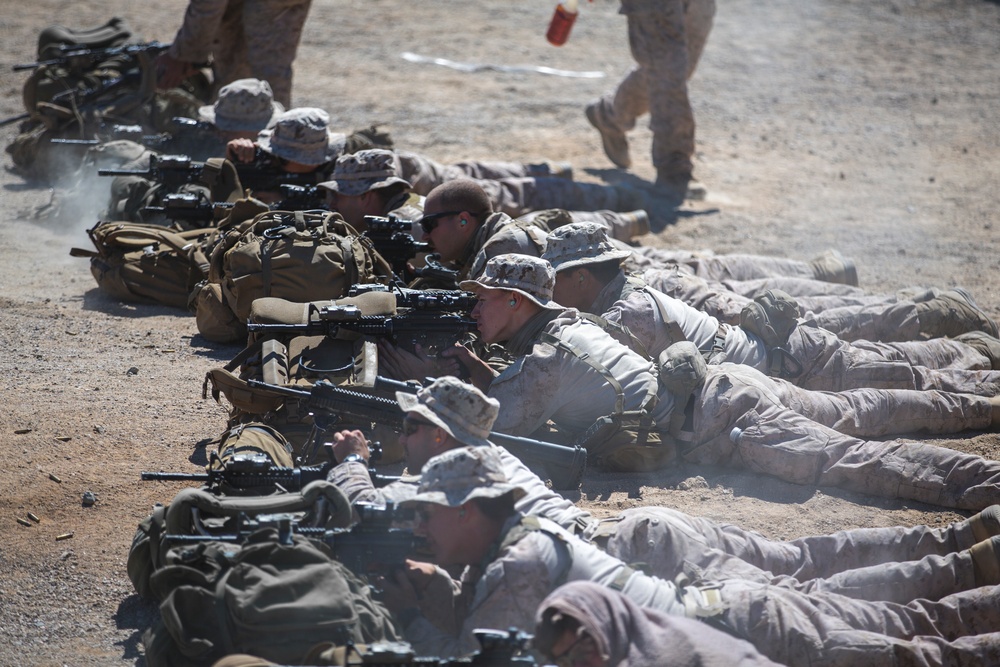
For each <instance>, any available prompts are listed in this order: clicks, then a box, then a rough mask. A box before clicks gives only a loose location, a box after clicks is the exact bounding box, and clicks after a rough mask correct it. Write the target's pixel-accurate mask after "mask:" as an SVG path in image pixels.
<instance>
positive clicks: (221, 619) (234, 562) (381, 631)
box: [143, 529, 400, 667]
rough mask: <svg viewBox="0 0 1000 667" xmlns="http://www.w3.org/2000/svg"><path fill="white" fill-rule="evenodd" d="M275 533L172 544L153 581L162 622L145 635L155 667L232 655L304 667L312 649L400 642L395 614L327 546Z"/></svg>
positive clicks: (267, 531) (148, 656)
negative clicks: (286, 540) (280, 537)
mask: <svg viewBox="0 0 1000 667" xmlns="http://www.w3.org/2000/svg"><path fill="white" fill-rule="evenodd" d="M276 538H277V533H276V531H275V530H274V529H263V530H261V531H258V532H257V533H254V534H252V535H251V536H250V537H249V539H248V540H247V541H246V542H245V543H244V544H242V545H239V546H238V545H233V544H223V543H218V542H208V543H201V544H198V545H194V546H183V547H176V548H174V549H171V550H170V552H169V553H168V555H167V558H166V561H167V564H166V565H165V567H163V568H162V569H161V570H159V571H158V572H156V573H155V574H154V575H153V577H152V581H151V585H152V588H153V590H154V591H156V593H157V595H158V596H159V597H161V598H162V599H163V602H162V603H161V605H160V620H159V621H158V622H157V623H155V624H154V625H153V627H151V628H150V629H149V630H148V631H147V632H146V633H145V634H144V636H143V643H144V645H145V647H146V660H147V662H148V664H149V665H150V667H168V666H169V667H179V666H181V665H206V666H207V665H210V664H212V663H213V662H214V661H216V660H218V659H220V658H222V657H224V656H226V655H229V654H231V653H250V654H252V655H255V656H259V657H262V658H265V659H268V660H273V661H275V662H278V663H280V664H302V663H303V660H304V659H305V657H306V655H307V654H308V652H309V651H310V649H311V648H312V647H313V646H315V645H316V644H319V643H322V642H331V641H332V642H334V643H335V644H340V645H343V644H346V643H348V642H354V643H370V642H379V641H396V640H398V639H399V637H400V633H399V631H398V630H397V629H396V627H395V625H394V623H393V620H392V616H391V615H390V613H389V612H388V610H387V609H386V608H385V607H384V606H383V605H382V604H381V603H380V602H378V601H376V600H375V599H374V598H373V597H372V595H371V589H370V588H369V587H368V585H367V584H365V583H364V582H363V581H362V580H361V579H360V578H359V577H358V576H356V575H355V574H354V573H352V572H351V571H350V570H348V569H347V568H346V567H345V566H344V565H342V564H341V563H339V562H337V561H336V560H334V559H333V558H332V557H331V555H330V552H329V550H328V549H327V548H326V547H325V545H322V544H319V543H316V542H313V541H310V540H308V539H306V538H303V537H300V536H298V535H293V536H292V538H291V543H290V544H282V543H280V542H279V541H278V540H277V539H276Z"/></svg>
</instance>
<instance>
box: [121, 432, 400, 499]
mask: <svg viewBox="0 0 1000 667" xmlns="http://www.w3.org/2000/svg"><path fill="white" fill-rule="evenodd" d="M381 458H382V448H381V446H379V444H378V443H372V444H371V446H370V457H369V460H370V462H371V463H372V464H374V463H377V462H378V461H379V460H380V459H381ZM215 462H218V465H217V466H213V467H209V468H208V469H207V471H206V472H201V473H189V472H143V473H140V479H142V481H144V482H181V481H183V482H201V483H202V484H203V485H204V486H205V487H206V490H207V491H208V492H209V493H213V494H216V495H263V494H267V493H271V492H272V491H275V490H277V491H280V492H282V493H287V492H292V491H301V490H302V489H303V487H305V486H306V485H307V484H309V483H310V482H315V481H316V480H324V479H326V476H327V474H328V473H329V472H330V468H332V467H333V464H332V463H324V464H323V465H318V466H299V467H295V468H289V467H287V466H276V465H273V464H272V463H271V459H269V458H268V457H266V456H264V455H263V454H257V455H249V454H236V455H234V456H233V457H232V458H230V459H229V460H228V461H226V462H225V463H223V462H222V459H220V458H219V455H218V454H217V453H215V452H212V460H211V461H210V462H209V465H210V466H212V464H213V463H215ZM368 474H369V475H371V479H372V483H373V484H374V485H375V486H376V487H382V486H385V485H387V484H390V483H392V482H395V481H396V480H398V479H399V478H398V477H394V476H389V475H382V474H379V473H377V472H376V471H375V469H374V467H372V466H369V469H368Z"/></svg>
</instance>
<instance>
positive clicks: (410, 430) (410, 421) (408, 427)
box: [403, 417, 437, 436]
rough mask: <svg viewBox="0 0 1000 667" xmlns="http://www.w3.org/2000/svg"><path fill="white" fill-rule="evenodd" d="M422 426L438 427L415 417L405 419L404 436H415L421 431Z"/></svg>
mask: <svg viewBox="0 0 1000 667" xmlns="http://www.w3.org/2000/svg"><path fill="white" fill-rule="evenodd" d="M421 426H431V427H436V426H437V424H434V423H432V422H429V421H424V420H423V419H415V418H413V417H405V418H404V419H403V435H406V436H410V435H413V434H414V433H416V432H417V431H418V430H420V427H421Z"/></svg>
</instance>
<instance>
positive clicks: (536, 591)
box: [404, 448, 1000, 667]
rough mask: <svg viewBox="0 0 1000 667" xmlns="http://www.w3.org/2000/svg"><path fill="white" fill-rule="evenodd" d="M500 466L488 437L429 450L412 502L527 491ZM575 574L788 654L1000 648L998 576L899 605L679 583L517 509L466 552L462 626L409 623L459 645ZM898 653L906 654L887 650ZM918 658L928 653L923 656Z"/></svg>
mask: <svg viewBox="0 0 1000 667" xmlns="http://www.w3.org/2000/svg"><path fill="white" fill-rule="evenodd" d="M499 466H500V464H499V462H498V461H496V458H495V456H490V455H489V454H488V453H487V452H486V450H484V449H483V448H469V449H458V450H451V451H449V452H446V453H444V454H441V455H440V456H437V457H435V458H434V459H431V461H429V462H428V464H427V466H426V467H425V472H424V476H423V479H422V481H421V484H420V487H419V491H418V494H417V495H416V496H414V498H413V499H412V500H411V501H409V502H408V503H407V505H419V504H438V505H444V506H450V507H457V506H460V505H462V504H464V503H466V502H469V501H470V500H473V499H475V498H479V497H493V498H496V497H500V496H501V495H506V494H508V493H511V494H514V495H513V497H514V498H515V499H516V498H518V497H519V494H518V492H519V491H520V492H522V493H523V491H522V490H520V488H519V487H517V486H516V485H513V484H510V483H509V482H507V481H506V480H505V478H503V475H502V472H501V471H500V467H499ZM572 581H592V582H595V583H599V584H602V585H604V586H608V587H611V588H615V589H617V590H620V591H621V592H622V594H624V595H625V596H627V597H628V598H630V599H631V600H632V601H633V602H635V603H637V604H639V605H641V606H645V607H649V608H652V609H658V610H660V611H662V612H665V613H667V614H672V615H677V616H686V617H689V618H704V619H706V620H708V621H709V622H710V623H712V624H713V625H715V626H716V627H720V628H721V629H724V630H726V631H727V632H729V633H730V634H733V635H735V636H737V637H740V638H742V639H746V640H747V641H749V642H750V643H752V644H754V646H755V647H756V648H757V649H758V650H759V651H761V652H762V653H763V654H765V655H767V656H768V657H770V658H772V659H774V660H777V661H779V662H782V663H785V664H796V665H798V664H824V665H827V664H828V665H836V666H839V665H844V666H845V667H846V666H848V665H849V666H850V667H858V666H859V665H873V666H878V667H881V666H882V665H886V664H939V663H938V662H936V661H935V659H934V652H933V651H932V650H931V648H932V647H933V649H937V650H939V651H941V652H942V653H943V655H944V657H945V658H946V661H950V662H948V664H955V663H954V662H953V661H954V660H958V659H960V658H962V657H965V658H985V657H986V656H988V655H995V654H996V651H997V650H1000V635H997V634H993V635H987V634H986V633H995V629H996V627H998V626H997V623H998V621H1000V611H998V610H1000V605H998V602H1000V587H996V586H994V587H988V588H981V589H976V590H974V591H971V592H963V593H958V594H955V595H952V596H948V597H945V598H943V599H942V600H940V601H938V602H931V601H928V600H916V601H914V602H911V603H910V604H908V605H906V606H902V605H899V604H895V603H890V602H868V601H861V600H855V599H851V598H847V597H844V596H840V595H836V594H831V593H825V592H814V593H811V594H803V593H801V592H799V591H795V590H791V589H786V588H782V587H779V586H770V585H767V584H760V583H757V582H750V581H744V580H734V579H725V580H717V581H712V580H699V581H696V582H694V583H693V584H692V585H686V586H678V585H675V584H673V583H670V582H667V581H664V580H662V579H659V578H656V577H651V576H648V575H645V574H642V573H640V572H636V571H634V570H632V569H631V568H629V567H628V566H626V565H625V564H624V563H623V562H622V561H621V560H618V559H615V558H613V557H611V556H609V555H607V554H605V553H603V552H601V551H600V550H599V549H597V548H596V547H594V546H593V545H589V544H587V543H586V542H584V541H582V540H580V539H579V538H577V537H575V536H573V535H572V534H570V533H568V532H567V531H565V530H563V529H562V528H560V527H559V526H557V525H555V524H554V523H552V522H548V521H546V520H544V519H532V518H530V517H527V518H526V517H523V516H522V515H520V514H517V513H515V514H514V515H513V516H512V517H511V518H510V519H509V520H508V521H507V523H506V524H505V525H504V526H503V528H501V530H500V533H499V535H498V537H497V539H496V541H495V542H494V543H493V546H492V547H491V548H490V550H489V552H488V556H487V557H486V559H485V560H484V562H482V563H479V564H469V566H468V567H467V568H466V570H465V572H464V573H463V575H462V584H463V586H462V589H463V591H465V592H466V593H465V597H464V600H463V601H464V602H465V604H464V606H463V608H462V613H461V615H460V618H461V619H463V621H464V622H463V625H462V627H461V629H460V630H459V631H458V632H455V633H448V632H445V631H442V630H441V629H439V628H438V627H437V626H436V625H434V623H433V622H432V621H431V620H429V619H428V618H427V617H425V616H423V615H421V614H416V615H415V616H413V617H412V618H410V619H408V622H406V623H405V628H404V634H405V636H406V639H407V640H408V641H410V642H411V643H412V644H413V646H414V648H415V649H416V651H417V652H418V653H421V654H425V655H431V654H433V655H462V654H464V653H468V652H470V651H472V650H475V648H476V644H475V639H474V637H473V635H472V630H473V629H474V628H483V627H487V628H489V627H499V628H506V627H516V628H521V629H530V628H532V627H534V623H533V620H534V619H533V616H534V612H535V610H536V609H537V608H538V607H539V605H540V604H541V602H542V601H543V599H544V598H545V597H546V596H547V595H548V594H549V593H551V592H552V591H553V590H554V589H555V588H556V587H557V586H559V585H561V584H562V583H565V582H572ZM977 634H982V635H983V636H982V637H975V638H974V640H975V641H969V642H965V641H963V640H962V639H955V638H962V637H966V636H970V637H971V636H972V635H977ZM892 655H896V656H899V657H900V659H901V660H903V662H897V663H892V662H889V661H888V660H887V658H888V657H889V656H892ZM920 658H928V659H930V660H931V662H929V663H918V662H917V660H918V659H920ZM907 660H912V661H913V662H912V663H911V662H907ZM984 664H985V663H984Z"/></svg>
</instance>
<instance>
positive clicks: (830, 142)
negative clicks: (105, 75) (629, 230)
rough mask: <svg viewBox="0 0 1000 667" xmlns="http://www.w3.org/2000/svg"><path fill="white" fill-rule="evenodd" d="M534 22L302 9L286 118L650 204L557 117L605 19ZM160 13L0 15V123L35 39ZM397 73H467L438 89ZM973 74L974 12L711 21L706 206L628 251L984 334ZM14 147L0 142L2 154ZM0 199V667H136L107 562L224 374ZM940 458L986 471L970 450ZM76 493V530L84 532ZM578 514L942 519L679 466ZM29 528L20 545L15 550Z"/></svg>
mask: <svg viewBox="0 0 1000 667" xmlns="http://www.w3.org/2000/svg"><path fill="white" fill-rule="evenodd" d="M554 4H555V3H554V2H536V1H529V0H508V1H507V2H497V3H488V4H487V3H468V2H459V1H458V0H426V1H425V2H419V3H407V2H400V1H399V0H314V3H313V9H312V13H311V15H310V20H309V23H308V25H307V28H306V32H305V35H304V39H303V43H302V46H301V49H300V51H299V59H298V61H297V63H296V78H295V89H294V100H295V103H296V104H297V105H300V106H305V105H309V106H320V107H323V108H325V109H327V110H329V111H330V113H331V115H332V117H333V118H334V119H335V122H336V124H337V126H338V127H341V128H342V129H353V128H355V127H361V126H363V125H366V124H368V123H371V122H380V123H383V124H384V125H385V126H386V127H387V128H388V129H390V130H391V132H392V134H393V136H394V138H395V140H396V142H397V145H399V146H400V147H404V148H408V149H412V150H416V151H420V152H423V153H426V154H428V155H429V156H431V157H434V158H436V159H439V160H442V161H449V160H458V159H462V158H469V157H474V158H475V157H478V158H487V157H491V158H495V159H517V160H528V161H530V160H535V159H539V158H551V159H555V160H565V161H569V162H571V163H572V164H573V166H574V168H575V170H576V174H577V177H578V178H580V179H584V180H592V181H598V182H600V181H604V182H609V183H629V182H636V181H637V180H649V179H651V178H652V177H653V175H654V172H653V169H652V167H651V165H650V163H649V158H648V155H649V141H650V135H649V132H648V130H647V129H646V128H645V127H644V125H643V126H642V127H640V128H638V129H637V130H636V131H635V133H634V137H633V161H634V162H635V167H634V168H633V171H632V172H630V173H625V172H621V171H619V170H616V169H613V168H612V165H611V164H610V163H609V162H608V161H607V159H606V158H605V157H604V155H603V154H602V152H601V148H600V143H599V140H598V137H597V134H596V132H594V131H593V130H592V129H591V128H590V127H589V126H588V125H587V122H586V120H585V119H584V116H583V106H584V104H585V103H586V102H587V101H589V100H590V99H592V98H594V97H595V96H596V95H598V94H600V93H601V92H603V91H604V90H606V89H608V88H609V87H611V86H613V85H614V84H615V82H616V81H617V79H618V78H619V77H620V76H621V75H622V74H624V72H625V71H627V69H628V67H629V66H630V63H631V60H630V56H629V52H628V47H627V42H626V38H625V21H624V18H623V17H621V16H619V15H617V13H616V12H617V2H613V1H611V0H597V1H596V2H594V3H592V4H588V3H583V8H582V14H581V16H580V18H579V20H578V21H577V25H576V26H575V28H574V32H573V35H572V37H571V39H570V41H569V43H568V44H567V45H566V46H564V47H562V48H559V49H556V48H553V47H551V46H549V45H548V44H547V43H546V42H545V40H544V37H543V35H544V32H545V28H546V25H547V22H548V18H549V15H550V14H551V11H552V8H553V5H554ZM184 6H185V2H184V0H162V1H161V2H157V3H149V2H138V1H129V0H105V1H104V2H101V3H83V2H70V1H68V0H34V1H33V2H30V3H16V4H15V3H14V2H13V0H2V3H0V53H2V55H0V62H2V63H3V67H2V70H0V91H2V95H0V116H6V115H9V114H14V113H18V112H20V111H22V108H21V102H20V90H21V86H22V84H23V81H24V78H25V75H23V74H18V73H12V72H11V71H10V68H9V67H8V65H10V64H13V63H15V62H24V61H26V60H30V59H31V58H32V55H33V53H34V48H35V41H36V37H37V34H38V31H39V30H40V29H41V28H43V27H45V26H46V25H48V24H50V23H53V22H58V23H61V24H64V25H67V26H75V27H87V26H93V25H97V24H99V23H101V22H103V21H104V20H106V19H107V18H108V17H110V16H112V15H119V16H124V17H126V18H127V19H128V20H129V21H130V23H131V24H132V26H133V27H134V28H135V30H136V31H137V32H138V33H139V34H140V35H142V36H144V37H146V38H148V39H160V40H163V41H169V40H170V39H171V38H172V36H173V33H174V31H175V30H176V28H177V26H178V25H179V22H180V19H181V16H182V12H183V9H184ZM404 52H411V53H415V54H418V55H421V56H429V57H437V58H445V59H449V60H453V61H458V62H463V63H472V64H478V65H485V66H488V67H482V68H477V69H476V71H473V72H461V71H457V70H454V69H450V68H446V67H443V66H438V65H433V64H417V63H412V62H409V61H407V60H405V59H404V58H403V57H402V55H401V54H403V53H404ZM997 62H1000V5H998V4H997V3H995V2H987V1H984V0H949V1H944V0H892V1H889V2H879V3H870V2H867V1H863V0H772V1H771V2H767V3H759V2H751V1H749V0H719V8H718V15H717V18H716V23H715V27H714V30H713V32H712V35H711V38H710V39H709V43H708V47H707V49H706V51H705V54H704V57H703V60H702V62H701V64H700V66H699V70H698V72H697V73H696V75H695V78H694V80H693V81H692V83H691V96H692V100H693V103H694V106H695V114H696V118H697V122H698V153H697V156H696V173H697V175H698V177H699V178H700V180H701V181H702V182H703V183H705V185H706V186H707V187H708V189H709V197H708V199H707V201H705V202H702V203H699V204H697V205H695V206H691V207H690V208H689V209H688V210H685V211H684V212H683V214H682V215H681V217H680V218H679V219H678V221H677V222H676V224H674V225H672V226H670V227H669V228H668V229H667V230H666V231H665V232H663V233H662V234H660V235H659V236H658V237H653V236H650V237H646V238H644V239H643V241H644V242H646V243H650V244H663V245H669V246H675V247H683V248H689V249H702V248H711V249H713V250H715V251H716V252H720V253H723V252H750V253H759V254H774V255H780V256H787V257H794V258H801V259H808V258H810V257H812V256H814V255H816V254H818V253H820V252H822V251H824V250H825V249H827V248H837V249H839V250H840V251H841V252H843V253H844V254H845V255H848V256H851V257H853V258H854V259H855V260H856V261H857V263H858V266H859V274H860V279H861V284H862V286H863V287H865V288H867V289H869V290H871V291H872V292H882V291H892V290H895V289H898V288H903V287H908V286H913V285H928V286H938V287H948V286H955V285H963V286H966V287H968V288H969V289H970V290H971V291H972V292H973V294H974V295H975V297H976V298H977V300H978V301H979V303H980V305H981V306H982V307H983V308H984V309H985V310H987V311H988V312H989V313H990V314H991V315H993V316H994V317H998V316H1000V279H998V276H997V273H998V268H1000V259H998V253H997V249H998V248H997V243H996V240H995V234H996V229H995V226H996V225H997V222H998V221H997V213H996V205H997V201H998V196H997V186H998V184H1000V160H998V158H997V156H998V154H1000V80H998V76H997V72H998V70H997ZM508 66H514V67H515V69H514V70H513V71H510V70H505V69H503V68H504V67H508ZM520 66H546V67H552V68H557V69H562V70H571V71H577V72H601V73H603V75H604V76H603V77H601V78H578V77H573V78H570V77H558V76H549V75H543V74H539V73H535V72H532V71H525V70H522V69H517V68H520ZM14 134H15V128H14V127H7V128H3V129H2V130H0V141H2V142H3V143H4V144H5V145H6V144H7V143H8V142H9V141H10V139H11V138H12V137H13V136H14ZM4 159H5V161H6V156H4ZM0 187H2V190H0V192H2V194H0V201H2V202H3V206H2V207H0V216H2V220H0V269H2V270H0V307H2V315H0V341H2V342H3V349H4V350H5V352H4V354H3V355H0V377H2V378H3V380H2V382H0V402H2V404H3V407H4V409H3V410H2V411H0V453H2V455H3V465H2V469H3V473H2V474H0V664H6V665H14V664H17V665H118V664H144V658H143V655H142V651H143V649H142V645H141V640H140V637H141V633H142V631H143V630H144V629H145V628H146V627H148V626H149V624H150V622H151V620H152V619H153V618H154V617H155V615H156V614H157V610H156V608H155V607H154V606H152V605H149V604H146V603H143V602H141V601H139V600H138V598H137V597H136V596H135V595H134V593H133V591H132V587H131V584H130V583H129V581H128V579H127V577H126V574H125V559H126V554H127V550H128V546H129V543H130V540H131V537H132V534H133V531H134V529H135V525H136V523H137V522H138V521H140V520H141V519H142V518H144V517H145V516H146V515H147V514H148V512H149V509H150V507H151V506H152V504H153V503H154V502H156V501H168V500H169V499H170V498H171V497H172V496H173V494H174V493H175V492H176V490H177V489H178V488H180V485H179V484H170V485H168V484H154V483H142V482H140V481H139V472H140V471H142V470H187V471H195V470H196V466H197V465H199V464H201V463H202V462H203V461H204V458H205V453H204V447H203V446H201V447H199V445H198V443H204V441H205V440H206V439H208V438H211V437H214V436H216V435H217V434H218V433H219V432H220V431H221V430H222V427H223V425H224V423H225V417H226V411H225V408H224V407H223V406H219V405H217V404H215V403H213V402H212V401H211V400H202V398H201V381H202V378H203V376H204V373H205V371H206V370H208V369H209V368H212V367H213V366H217V365H220V364H221V363H223V362H225V361H227V360H228V359H229V358H231V357H232V355H233V354H234V353H235V352H236V351H237V349H238V348H237V347H233V346H223V345H216V344H212V343H209V342H207V341H205V340H204V339H202V338H201V337H200V336H199V335H198V334H197V329H196V327H195V323H194V319H193V318H192V317H191V316H189V315H187V314H185V313H181V312H178V311H173V310H170V309H167V308H158V307H148V306H134V305H125V304H120V303H117V302H115V301H112V300H110V299H108V298H106V297H105V296H103V295H102V294H101V293H100V292H98V290H97V289H96V286H95V283H94V281H93V279H92V277H91V275H90V272H89V270H88V265H87V262H86V260H83V259H74V258H71V257H70V256H69V254H68V251H69V248H70V247H72V246H74V245H77V246H80V245H83V246H84V247H86V244H87V243H88V241H87V239H86V237H85V235H84V233H83V232H84V230H85V229H86V228H87V227H89V226H91V225H93V223H94V222H95V220H94V219H92V218H91V217H88V216H89V215H90V214H87V213H86V212H85V211H84V210H83V209H81V214H80V216H79V219H78V220H76V221H75V222H74V223H73V224H71V225H68V226H66V227H63V228H54V227H53V226H51V225H40V224H36V223H32V222H30V221H29V219H28V218H29V216H28V215H27V211H30V210H31V209H32V208H33V207H35V206H38V205H40V204H42V203H44V202H45V201H47V198H48V197H49V192H48V191H47V190H45V189H40V188H37V187H33V186H31V185H29V184H26V183H24V182H23V181H22V179H21V178H19V177H18V176H17V175H15V174H12V173H9V172H7V171H4V172H2V173H0ZM941 442H942V443H943V444H946V445H948V446H953V447H955V448H958V449H961V450H964V451H968V452H975V453H978V454H982V455H985V456H988V457H990V458H997V457H998V454H1000V452H998V449H1000V440H998V439H997V437H996V436H995V435H992V434H984V433H968V434H963V435H962V436H961V437H957V438H954V439H949V440H944V441H941ZM85 491H91V492H93V493H95V494H96V495H97V499H98V500H97V503H96V505H94V506H92V507H84V506H83V504H82V503H81V496H82V494H83V493H84V492H85ZM998 500H1000V499H998ZM580 502H581V503H583V504H585V505H586V506H587V507H589V508H592V509H593V510H594V511H595V512H597V513H600V514H611V513H616V512H617V511H619V509H621V508H625V507H631V506H636V505H644V504H646V505H652V504H665V505H670V506H674V507H678V508H680V509H683V510H685V511H688V512H691V513H693V514H699V515H704V516H709V517H712V518H714V519H718V520H726V521H729V522H732V523H736V524H739V525H742V526H746V527H749V528H753V529H756V530H759V531H761V532H763V533H765V534H767V535H769V536H772V537H775V538H791V537H796V536H800V535H806V534H812V533H821V532H829V531H833V530H838V529H842V528H850V527H860V526H882V525H894V524H917V523H929V524H933V525H940V524H944V523H946V522H949V521H953V520H956V519H959V518H960V515H959V514H956V513H954V512H951V511H946V510H942V509H940V508H935V507H930V506H922V505H918V504H913V503H907V502H898V501H893V500H885V499H873V498H869V497H864V496H859V495H854V494H849V493H843V492H839V491H837V490H835V489H816V488H812V487H803V486H796V485H791V484H785V483H781V482H778V481H775V480H774V479H770V478H767V477H762V476H757V475H751V474H742V473H738V472H733V471H727V470H718V469H694V468H692V467H687V466H682V467H679V468H677V469H673V470H669V471H666V472H662V473H658V474H656V475H637V476H631V477H622V476H617V477H615V476H609V475H599V474H593V475H591V476H589V477H588V478H587V480H586V481H585V483H584V484H583V487H582V489H581V494H580ZM29 512H31V513H33V514H35V515H37V516H38V517H39V518H40V523H37V524H34V525H31V526H30V527H25V526H22V525H20V524H18V523H17V522H16V519H17V518H18V517H21V518H24V517H26V516H27V513H29ZM67 533H72V537H71V538H69V539H64V540H58V539H57V537H58V536H60V535H64V534H67Z"/></svg>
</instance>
